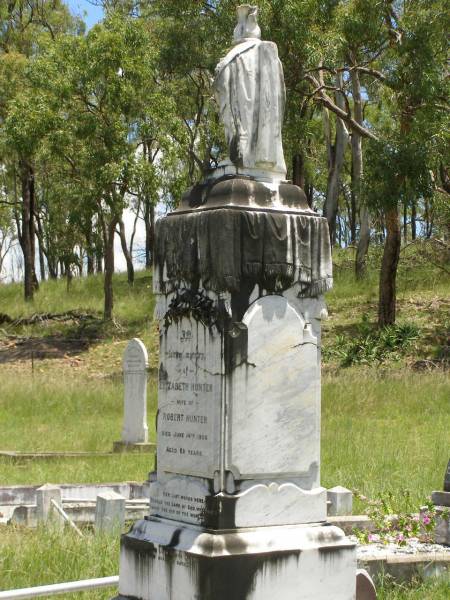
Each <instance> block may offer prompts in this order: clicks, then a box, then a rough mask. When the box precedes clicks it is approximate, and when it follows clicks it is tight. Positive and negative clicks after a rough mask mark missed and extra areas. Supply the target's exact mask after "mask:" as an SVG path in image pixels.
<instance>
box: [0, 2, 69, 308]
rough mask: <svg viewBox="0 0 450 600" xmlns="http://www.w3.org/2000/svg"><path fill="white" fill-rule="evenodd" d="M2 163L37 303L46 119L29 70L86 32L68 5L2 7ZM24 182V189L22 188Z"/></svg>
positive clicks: (28, 287)
mask: <svg viewBox="0 0 450 600" xmlns="http://www.w3.org/2000/svg"><path fill="white" fill-rule="evenodd" d="M0 18H1V23H2V27H1V28H0V77H1V79H2V81H0V89H2V90H3V91H2V93H0V128H1V129H0V162H2V163H3V164H4V165H5V166H6V167H7V169H8V170H9V171H10V181H13V182H14V188H15V191H17V188H19V189H18V193H17V194H16V205H15V216H16V223H17V234H18V239H19V242H20V246H21V249H22V253H23V258H24V294H25V298H26V299H27V300H31V299H32V298H33V293H34V290H35V288H36V287H37V277H36V273H35V213H36V211H37V207H36V195H35V192H36V173H35V165H34V159H35V153H36V151H37V149H38V147H39V139H40V136H41V135H42V134H43V128H44V127H45V116H44V115H41V106H40V105H39V103H38V102H36V101H35V97H34V90H33V87H32V85H31V84H30V80H29V77H28V71H29V68H30V65H31V64H32V62H33V60H34V59H35V58H36V56H38V55H39V54H41V53H43V52H45V50H46V48H47V47H48V46H49V45H50V44H52V43H55V41H56V40H57V38H58V37H59V36H60V35H61V34H62V33H64V32H66V31H72V32H76V31H77V30H79V29H80V28H81V24H80V22H79V21H78V20H76V19H74V18H73V17H72V16H71V14H70V11H69V10H68V8H67V6H66V5H65V4H64V3H63V2H62V0H9V1H8V2H7V3H4V2H3V3H1V5H0ZM17 182H18V185H17Z"/></svg>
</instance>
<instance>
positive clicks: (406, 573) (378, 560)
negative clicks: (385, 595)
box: [358, 552, 450, 583]
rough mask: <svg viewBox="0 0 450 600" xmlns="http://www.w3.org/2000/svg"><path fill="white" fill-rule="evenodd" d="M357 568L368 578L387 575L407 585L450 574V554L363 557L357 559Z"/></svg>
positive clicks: (425, 553) (429, 553)
mask: <svg viewBox="0 0 450 600" xmlns="http://www.w3.org/2000/svg"><path fill="white" fill-rule="evenodd" d="M358 567H359V568H364V569H366V570H367V572H368V573H369V574H370V576H371V577H372V578H373V579H375V580H376V578H377V577H379V576H382V577H386V575H389V576H391V577H392V578H393V580H394V581H395V582H396V583H409V582H410V581H412V580H413V579H426V578H427V577H435V576H441V575H443V574H445V573H449V572H450V553H446V552H421V553H420V554H416V555H399V554H389V553H388V552H386V554H385V555H384V556H379V555H374V556H364V558H358Z"/></svg>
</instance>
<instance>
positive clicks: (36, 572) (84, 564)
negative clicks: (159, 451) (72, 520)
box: [0, 527, 449, 600]
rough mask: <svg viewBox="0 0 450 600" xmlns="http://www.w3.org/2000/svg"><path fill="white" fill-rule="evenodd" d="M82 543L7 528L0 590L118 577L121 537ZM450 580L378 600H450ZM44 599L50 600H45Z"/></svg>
mask: <svg viewBox="0 0 450 600" xmlns="http://www.w3.org/2000/svg"><path fill="white" fill-rule="evenodd" d="M83 533H84V536H85V537H84V538H83V539H81V538H79V537H78V536H77V535H76V534H75V533H74V532H73V531H71V530H69V529H68V528H66V529H65V530H64V533H63V534H61V532H58V531H57V530H52V529H47V528H39V529H36V530H31V529H24V528H20V527H16V528H7V529H4V532H2V536H0V573H1V574H2V578H1V582H0V589H2V590H7V589H18V588H22V587H29V586H39V585H46V584H49V583H58V582H65V581H75V580H80V579H93V578H96V577H109V576H112V575H117V574H118V572H119V535H118V534H116V535H98V534H97V535H94V534H93V532H92V530H89V529H84V531H83ZM114 591H115V590H114V588H105V589H104V590H90V591H88V592H85V593H84V594H79V593H78V594H63V595H61V596H60V597H61V598H64V599H65V600H79V599H81V598H89V600H110V598H111V597H112V596H113V595H114ZM448 591H449V581H448V579H447V580H446V579H442V580H438V581H434V580H430V581H427V582H425V583H420V582H415V583H414V584H413V585H412V586H406V585H395V584H393V583H392V582H390V581H389V580H388V579H384V580H381V581H380V582H379V584H378V585H377V592H378V598H379V600H447V598H448ZM44 598H50V597H49V596H45V597H44Z"/></svg>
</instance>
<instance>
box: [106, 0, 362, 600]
mask: <svg viewBox="0 0 450 600" xmlns="http://www.w3.org/2000/svg"><path fill="white" fill-rule="evenodd" d="M238 17H239V23H238V26H237V28H236V30H235V35H234V47H233V48H232V50H230V52H229V53H228V54H227V56H226V57H225V58H224V59H223V60H222V61H221V62H220V64H219V66H218V69H217V76H216V84H215V85H216V93H217V97H218V100H219V105H220V111H221V115H222V119H223V122H224V126H225V131H226V138H227V142H228V144H229V149H230V161H227V162H226V163H224V164H223V165H220V166H219V168H218V169H217V170H216V171H214V172H212V173H211V174H210V176H209V177H208V178H207V179H206V180H205V181H203V182H202V183H201V184H199V185H197V186H195V187H194V188H192V189H191V190H189V191H188V192H187V193H186V194H185V195H184V197H183V198H182V200H181V203H180V206H179V208H178V209H177V210H175V211H174V212H173V213H171V214H169V215H168V216H167V217H166V218H164V219H161V220H160V221H158V223H157V231H156V244H155V264H154V290H155V293H156V294H157V306H156V318H157V319H158V320H159V330H160V365H159V391H158V414H157V435H158V444H157V468H156V471H155V472H154V473H153V474H152V475H151V486H150V514H149V516H148V517H147V518H146V519H144V520H142V521H138V522H137V523H135V525H134V526H133V527H132V529H131V530H130V532H129V533H127V534H125V535H124V536H122V540H121V559H120V583H119V596H117V598H116V600H119V599H120V600H131V599H133V600H138V599H139V600H169V599H170V600H212V599H213V598H214V600H231V599H232V600H250V599H251V600H269V599H270V600H273V599H274V598H280V599H282V600H294V599H295V600H322V599H323V600H331V599H333V600H354V598H355V593H356V550H355V545H354V544H353V543H351V542H350V541H349V540H348V539H347V538H346V537H345V535H344V533H343V532H342V531H341V530H340V529H338V528H337V527H333V526H330V525H328V524H327V523H326V519H327V492H326V490H325V489H324V488H323V487H321V485H320V396H321V390H320V321H321V318H322V317H323V316H324V315H325V314H326V308H325V304H324V301H323V294H324V293H325V292H326V291H327V290H329V289H330V288H331V285H332V274H331V256H330V243H329V234H328V227H327V222H326V219H324V218H321V217H319V216H317V215H316V214H315V213H314V212H313V211H311V210H310V208H309V207H308V204H307V201H306V197H305V194H304V193H303V191H302V190H301V189H300V188H298V187H297V186H294V185H292V184H290V183H288V182H287V181H285V177H286V168H285V163H284V158H283V149H282V144H281V125H282V116H283V106H284V97H285V89H284V81H283V75H282V68H281V64H280V62H279V59H278V55H277V49H276V46H275V45H274V44H272V43H270V42H262V41H260V39H259V38H260V29H259V27H258V25H257V19H256V17H257V9H256V7H253V6H249V5H244V6H241V7H239V8H238Z"/></svg>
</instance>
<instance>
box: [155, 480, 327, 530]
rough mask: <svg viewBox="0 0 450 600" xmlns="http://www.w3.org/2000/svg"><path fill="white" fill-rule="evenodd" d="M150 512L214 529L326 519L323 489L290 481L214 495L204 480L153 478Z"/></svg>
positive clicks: (310, 521) (324, 492)
mask: <svg viewBox="0 0 450 600" xmlns="http://www.w3.org/2000/svg"><path fill="white" fill-rule="evenodd" d="M150 503H151V508H150V514H151V515H155V516H158V517H166V518H169V519H175V520H181V521H183V522H185V523H191V524H194V525H200V526H203V527H206V528H214V529H233V528H238V527H258V526H261V527H264V526H268V525H294V524H299V523H318V522H320V521H325V520H326V490H325V488H320V487H318V488H315V489H314V490H302V489H301V488H299V487H298V486H296V485H295V484H292V483H282V484H278V483H274V482H272V483H270V484H268V485H266V484H257V485H254V486H251V487H249V488H247V489H246V490H244V491H243V492H239V493H236V494H233V495H231V494H226V493H224V492H220V493H217V494H215V493H214V492H213V490H212V489H211V485H210V484H209V482H208V481H207V480H200V479H196V478H188V477H174V478H171V479H168V480H166V481H155V482H153V483H152V484H151V489H150Z"/></svg>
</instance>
